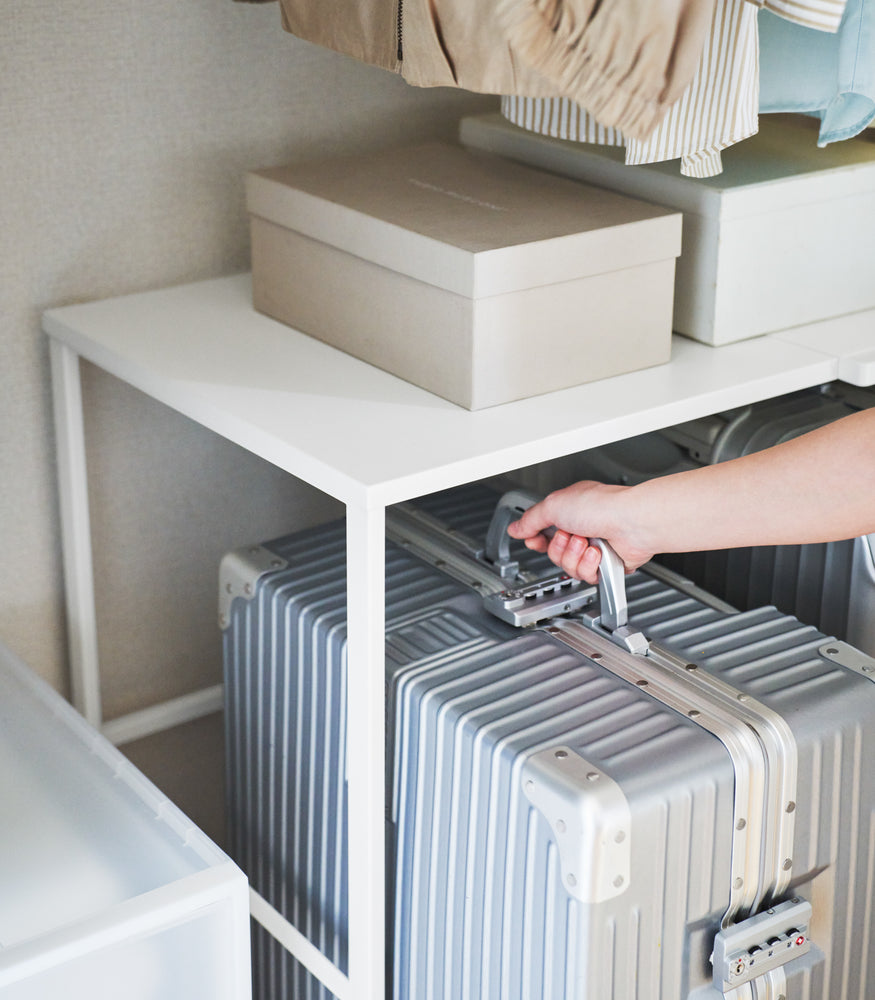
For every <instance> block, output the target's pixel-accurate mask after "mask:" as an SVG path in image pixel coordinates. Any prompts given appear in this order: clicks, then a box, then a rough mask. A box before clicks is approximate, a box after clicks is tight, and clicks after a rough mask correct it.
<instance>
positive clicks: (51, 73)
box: [0, 0, 493, 715]
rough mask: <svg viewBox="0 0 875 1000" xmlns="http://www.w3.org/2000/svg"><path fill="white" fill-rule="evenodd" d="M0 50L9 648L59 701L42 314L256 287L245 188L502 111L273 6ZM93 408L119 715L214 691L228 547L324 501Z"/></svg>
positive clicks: (109, 671)
mask: <svg viewBox="0 0 875 1000" xmlns="http://www.w3.org/2000/svg"><path fill="white" fill-rule="evenodd" d="M0 51H2V52H3V58H2V59H0V94H2V100H0V134H2V136H3V140H2V143H0V191H2V192H3V197H2V201H0V553H2V568H3V572H2V573H0V636H3V637H4V639H5V640H6V641H7V642H8V643H9V644H10V645H11V646H13V648H15V649H16V650H17V651H18V652H19V653H21V654H22V655H23V656H24V657H25V658H26V659H27V660H28V661H29V662H30V663H31V664H32V665H33V666H34V667H35V668H36V669H37V670H38V671H39V672H40V673H41V674H42V675H43V676H45V677H47V678H49V679H50V680H51V681H52V682H53V683H54V684H56V685H57V686H59V687H61V688H64V689H66V685H67V673H66V671H67V667H66V658H65V655H64V635H63V631H64V621H63V611H62V594H61V565H60V555H59V538H58V514H57V502H56V499H55V478H54V443H53V435H52V431H51V407H50V398H49V382H48V378H49V374H48V354H47V347H46V343H45V338H44V336H43V334H42V333H41V330H40V326H39V316H40V312H41V311H42V310H43V309H44V308H46V307H50V306H56V305H61V304H66V303H70V302H74V301H82V300H88V299H94V298H101V297H105V296H110V295H117V294H124V293H126V292H131V291H138V290H141V289H146V288H153V287H158V286H161V285H165V284H173V283H179V282H184V281H189V280H196V279H199V278H206V277H212V276H215V275H220V274H227V273H231V272H234V271H239V270H242V269H245V268H247V267H248V253H249V250H248V227H247V220H246V216H245V210H244V203H243V185H242V177H243V174H244V172H245V171H246V170H248V169H250V168H252V167H258V166H264V165H269V164H276V163H282V162H287V161H291V160H294V159H297V158H304V157H307V156H315V155H325V154H329V153H335V152H346V151H351V150H356V149H364V148H370V147H374V146H378V145H384V144H386V143H394V142H402V141H407V140H418V139H420V138H423V137H429V136H445V137H449V136H452V135H453V134H454V133H455V129H456V122H457V120H458V118H459V117H461V116H462V115H463V114H465V113H468V112H470V111H471V110H475V109H478V108H484V107H492V106H493V104H492V101H491V99H483V98H475V97H473V96H471V95H466V94H463V93H460V92H454V91H445V90H442V91H420V90H415V89H413V88H410V87H408V86H407V85H406V84H404V83H403V82H402V81H401V80H400V79H398V78H396V77H394V76H393V75H391V74H389V73H384V72H382V71H380V70H375V69H372V68H370V67H366V66H362V65H360V64H358V63H355V62H353V61H352V60H349V59H346V58H344V57H341V56H338V55H335V54H333V53H329V52H326V51H323V50H320V49H318V48H316V47H315V46H312V45H309V44H307V43H304V42H301V41H299V40H297V39H294V38H292V37H291V36H289V35H287V34H286V33H284V32H283V31H282V30H281V28H280V23H279V10H278V7H277V6H276V5H275V4H265V5H260V4H259V5H249V4H238V3H234V2H232V0H187V2H186V3H184V4H180V3H177V2H175V0H154V2H150V3H142V2H133V0H113V2H112V3H110V2H109V0H89V3H87V4H82V3H78V2H76V3H74V2H72V0H52V2H48V0H34V2H32V3H29V4H15V5H13V4H6V5H4V7H3V10H2V12H0ZM184 335H185V333H184V331H180V336H184ZM85 398H86V407H87V409H86V416H87V428H88V434H89V441H88V448H89V461H90V463H91V467H92V470H93V472H94V478H93V481H92V494H93V497H92V499H93V503H94V507H95V520H96V522H97V524H96V531H95V563H96V567H97V571H98V580H99V589H98V597H99V617H100V625H101V628H102V636H101V654H102V655H103V660H104V668H105V683H104V696H105V698H106V709H107V714H108V715H113V714H117V713H119V712H126V711H129V710H131V709H135V708H138V707H143V706H145V705H147V704H151V703H152V702H153V701H154V700H155V698H156V697H161V696H164V695H166V694H173V693H181V692H183V691H187V690H191V689H193V688H195V687H198V686H200V684H201V683H203V682H213V681H214V680H215V679H216V677H217V670H218V663H217V653H216V651H217V648H218V645H217V644H218V636H217V634H216V632H215V629H214V617H215V615H214V610H213V606H214V600H215V598H214V590H215V583H214V568H215V566H214V564H215V561H216V557H217V555H218V553H219V551H220V549H221V548H222V547H223V546H224V545H226V544H228V543H231V542H235V541H236V540H238V539H239V540H241V541H245V540H249V539H250V538H256V539H257V538H261V537H266V536H268V535H270V534H271V533H273V532H274V531H275V530H276V529H277V528H278V527H279V526H280V525H286V524H288V525H289V526H294V523H295V520H296V517H297V512H298V511H300V510H302V509H303V510H304V511H305V512H306V516H307V517H311V516H313V497H312V494H311V493H310V492H309V491H308V490H305V489H303V488H302V487H301V486H300V484H296V483H295V482H294V481H291V480H289V479H287V477H284V476H281V475H280V474H279V473H278V472H277V471H276V470H274V469H272V468H270V467H268V466H266V465H265V464H264V463H261V462H257V461H255V460H253V459H251V458H249V457H248V456H245V455H243V454H242V453H241V452H240V451H239V450H238V449H236V448H234V447H233V446H231V445H228V444H227V443H226V442H223V441H220V440H218V439H216V438H214V437H213V436H212V435H210V434H209V433H208V432H206V431H204V430H203V429H201V428H198V427H196V426H193V425H190V424H188V423H187V422H186V421H184V420H183V419H182V418H180V417H178V416H176V415H174V414H171V413H169V412H167V411H165V410H163V408H162V407H160V406H159V405H158V404H155V403H153V402H152V401H150V400H147V399H145V398H143V397H140V396H139V395H138V394H137V393H135V392H134V391H133V390H130V389H128V388H127V387H124V386H121V385H119V384H117V383H115V382H114V380H112V379H110V378H109V377H108V376H105V375H103V374H101V373H98V372H96V371H94V370H88V371H87V372H86V379H85ZM302 505H303V507H302ZM317 506H318V504H317ZM155 618H159V619H163V620H160V621H155V620H154V619H155Z"/></svg>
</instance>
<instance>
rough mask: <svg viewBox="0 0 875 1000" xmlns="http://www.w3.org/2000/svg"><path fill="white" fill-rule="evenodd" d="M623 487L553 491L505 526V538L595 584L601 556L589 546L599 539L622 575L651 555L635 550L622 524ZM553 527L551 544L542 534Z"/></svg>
mask: <svg viewBox="0 0 875 1000" xmlns="http://www.w3.org/2000/svg"><path fill="white" fill-rule="evenodd" d="M627 489H628V487H625V486H608V485H606V484H604V483H594V482H590V481H583V482H580V483H575V484H574V485H573V486H568V487H566V488H565V489H562V490H557V491H556V492H554V493H551V494H550V495H549V496H547V497H545V498H544V500H542V501H541V502H540V503H537V504H535V505H534V506H533V507H530V508H529V509H528V510H527V511H526V512H525V513H524V514H523V515H522V517H521V518H520V519H519V520H518V521H514V522H513V523H512V524H511V525H509V527H508V529H507V531H508V534H509V535H510V536H511V538H517V539H522V540H523V541H524V542H525V544H526V546H527V547H528V548H530V549H532V550H533V551H535V552H546V554H547V556H548V557H549V558H550V559H551V560H552V561H553V562H554V563H555V564H556V565H557V566H559V567H560V569H562V570H563V571H564V572H565V573H567V574H568V575H569V576H571V577H574V578H575V579H578V580H585V581H586V582H587V583H593V584H594V583H597V582H598V567H599V563H600V561H601V552H600V550H599V549H598V548H596V547H595V546H594V545H590V544H589V540H590V538H603V539H604V540H605V541H606V542H608V544H609V545H610V546H611V548H613V549H614V551H615V552H616V553H617V555H618V556H619V557H620V558H621V559H622V561H623V565H624V566H625V568H626V572H627V573H631V572H632V571H633V570H635V569H637V568H638V567H639V566H642V565H643V564H644V563H646V562H647V561H648V560H649V559H650V558H651V557H652V556H653V555H654V553H653V552H650V551H647V550H646V549H644V548H642V547H641V545H640V544H637V543H636V542H635V540H634V539H633V537H632V534H633V532H632V530H630V527H629V526H627V525H626V524H625V523H624V515H623V497H624V496H625V494H626V491H627ZM551 527H555V528H556V532H555V533H554V534H553V536H552V537H551V538H547V536H546V535H544V534H542V532H544V531H545V530H546V529H548V528H551Z"/></svg>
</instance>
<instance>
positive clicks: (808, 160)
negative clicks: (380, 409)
mask: <svg viewBox="0 0 875 1000" xmlns="http://www.w3.org/2000/svg"><path fill="white" fill-rule="evenodd" d="M817 127H818V123H816V122H814V121H811V120H809V121H800V120H799V119H798V118H793V117H789V116H776V115H762V116H760V130H759V133H758V134H757V135H755V136H753V137H752V138H750V139H747V140H745V141H744V142H742V143H739V144H738V145H737V146H733V147H731V148H730V149H728V150H726V151H724V153H723V173H722V174H720V175H718V176H717V177H709V178H707V179H698V178H691V177H682V176H681V175H680V173H679V165H678V161H676V160H675V161H672V162H668V163H655V164H650V165H647V166H633V167H627V166H626V165H625V164H624V163H623V150H621V149H606V148H601V147H598V146H591V145H586V144H583V143H576V142H567V141H564V140H561V139H550V138H546V137H544V136H540V135H536V134H534V133H532V132H527V131H525V130H524V129H521V128H518V127H516V126H514V125H511V124H510V123H509V122H507V121H506V120H505V119H504V118H502V117H501V116H500V115H488V116H483V117H479V118H468V119H465V121H464V122H463V123H462V141H463V142H464V143H466V144H469V145H470V146H473V147H476V148H479V149H482V150H489V151H492V152H495V153H499V154H501V155H504V156H508V157H510V158H511V159H513V160H516V161H521V162H525V163H528V164H530V165H533V166H537V167H539V168H541V169H546V170H554V171H555V172H556V173H558V174H562V175H564V176H566V177H573V178H576V179H578V180H583V181H586V182H587V183H590V184H603V185H604V186H605V187H609V188H612V189H613V190H616V191H621V192H623V193H624V194H628V195H630V196H632V197H636V198H644V199H646V200H648V201H652V202H654V203H656V204H661V205H665V206H666V207H669V208H674V209H677V210H680V211H682V212H683V214H684V236H683V254H682V255H681V258H680V260H679V261H678V265H677V279H676V285H675V308H674V329H675V330H676V331H677V332H678V333H683V334H685V335H686V336H688V337H692V338H694V339H696V340H701V341H704V342H705V343H710V344H726V343H729V342H731V341H736V340H744V339H746V338H748V337H755V336H758V335H759V334H763V333H771V332H774V331H776V330H784V329H787V328H788V327H793V326H799V325H801V324H805V323H812V322H816V321H818V320H822V319H828V318H829V317H832V316H840V315H843V314H845V313H852V312H857V311H859V310H862V309H871V308H873V307H875V225H873V224H872V220H873V219H875V143H873V142H872V141H871V140H866V139H850V140H848V141H847V142H837V143H833V144H831V145H829V146H827V147H826V148H825V149H819V148H818V147H817Z"/></svg>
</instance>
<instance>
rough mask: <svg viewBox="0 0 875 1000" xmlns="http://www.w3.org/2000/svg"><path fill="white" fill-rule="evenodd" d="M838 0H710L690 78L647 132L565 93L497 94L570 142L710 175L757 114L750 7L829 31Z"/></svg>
mask: <svg viewBox="0 0 875 1000" xmlns="http://www.w3.org/2000/svg"><path fill="white" fill-rule="evenodd" d="M845 2H846V0H763V2H762V3H760V2H759V0H753V2H751V0H717V3H716V6H715V10H714V16H713V18H712V22H711V28H710V32H709V34H708V37H707V39H706V42H705V47H704V50H703V52H702V58H701V60H700V62H699V67H698V70H697V72H696V75H695V77H694V78H693V81H692V82H691V84H690V85H689V87H688V88H687V89H686V91H685V92H684V94H683V96H682V97H681V98H680V100H678V101H676V102H675V103H674V104H673V105H672V106H671V108H669V110H668V113H667V114H666V116H665V117H664V118H663V120H662V121H661V123H660V124H659V125H658V126H657V127H656V129H655V131H654V132H653V133H652V134H651V135H650V137H649V138H647V139H644V140H640V139H632V138H628V137H625V136H624V135H623V134H622V132H620V131H619V130H617V129H615V128H606V127H605V126H603V125H601V124H600V123H599V122H598V121H596V119H595V118H594V117H593V116H592V115H591V114H590V113H589V112H588V111H586V109H585V108H583V107H582V106H581V105H579V104H576V103H574V102H573V101H571V100H569V99H568V98H562V97H555V98H554V97H550V98H530V97H504V98H502V106H501V110H502V114H503V115H504V116H505V118H507V119H508V120H509V121H511V122H513V124H515V125H518V126H521V127H522V128H525V129H528V130H529V131H534V132H538V133H540V134H541V135H549V136H552V137H553V138H558V139H569V140H572V141H574V142H590V143H597V144H599V145H602V146H625V149H626V163H627V164H630V165H639V164H643V163H653V162H656V161H658V160H674V159H680V161H681V165H680V172H681V173H682V174H683V175H684V176H687V177H712V176H714V175H716V174H719V173H720V171H721V169H722V165H721V160H720V151H721V150H723V149H726V147H727V146H731V145H733V144H734V143H737V142H741V141H742V139H746V138H748V137H749V136H751V135H754V134H755V133H756V131H757V128H758V114H759V51H758V40H757V11H758V9H759V7H760V6H764V7H766V8H768V9H769V10H772V11H773V12H775V13H777V14H780V15H781V16H782V17H786V18H787V19H788V20H793V21H796V22H798V23H804V24H805V25H807V26H809V27H817V28H818V30H823V31H836V30H837V29H838V26H839V22H840V21H841V17H842V13H843V11H844V6H845Z"/></svg>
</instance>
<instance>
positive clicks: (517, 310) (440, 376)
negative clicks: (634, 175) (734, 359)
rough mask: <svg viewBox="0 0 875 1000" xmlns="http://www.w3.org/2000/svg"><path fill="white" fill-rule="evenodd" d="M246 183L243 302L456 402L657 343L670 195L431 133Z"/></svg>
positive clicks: (646, 358) (642, 354)
mask: <svg viewBox="0 0 875 1000" xmlns="http://www.w3.org/2000/svg"><path fill="white" fill-rule="evenodd" d="M246 193H247V206H248V209H249V212H250V214H251V219H252V272H253V295H254V304H255V307H256V308H257V309H258V310H259V311H261V312H264V313H266V314H268V315H269V316H273V317H275V318H277V319H280V320H282V321H283V322H285V323H288V324H289V325H290V326H293V327H295V328H297V329H299V330H302V331H304V332H305V333H308V334H311V335H312V336H314V337H317V338H319V339H321V340H324V341H326V342H327V343H330V344H332V345H334V346H335V347H338V348H341V349H342V350H344V351H347V352H348V353H350V354H353V355H355V356H356V357H358V358H361V359H363V360H364V361H368V362H370V363H371V364H374V365H377V366H379V367H380V368H383V369H385V370H386V371H389V372H392V373H393V374H395V375H399V376H400V377H402V378H404V379H407V380H408V381H410V382H413V383H415V384H416V385H419V386H422V387H423V388H425V389H428V390H430V391H432V392H434V393H437V394H438V395H440V396H443V397H444V398H446V399H449V400H451V401H453V402H455V403H458V404H459V405H461V406H465V407H467V408H469V409H479V408H481V407H487V406H492V405H495V404H497V403H504V402H508V401H510V400H514V399H520V398H522V397H526V396H532V395H537V394H540V393H544V392H550V391H553V390H555V389H560V388H565V387H567V386H571V385H577V384H579V383H582V382H588V381H593V380H595V379H600V378H604V377H606V376H609V375H616V374H619V373H621V372H627V371H630V370H633V369H637V368H645V367H648V366H650V365H656V364H661V363H664V362H666V361H667V360H668V359H669V354H670V349H671V313H672V295H673V292H672V289H673V284H674V264H675V258H676V256H677V255H678V253H679V252H680V235H681V216H680V215H679V214H678V213H676V212H672V211H669V210H666V209H663V208H660V207H656V206H653V205H649V204H644V203H642V202H639V201H636V200H633V199H631V198H628V197H625V196H623V195H618V194H616V193H613V192H608V191H605V190H602V189H599V188H594V187H590V186H587V185H583V184H580V183H578V182H575V181H569V180H567V179H564V178H559V177H554V176H552V175H549V174H546V173H544V172H542V171H538V170H534V169H532V168H530V167H524V166H521V165H519V164H515V163H512V162H510V161H508V160H506V159H504V158H503V157H496V156H492V155H489V154H484V153H478V152H473V151H469V150H465V149H463V148H462V147H460V146H454V145H444V144H437V143H433V144H428V145H423V146H417V147H413V148H403V149H393V150H387V151H382V152H379V153H376V154H372V155H369V156H361V157H356V158H352V159H343V160H331V161H327V162H326V161H323V162H308V163H304V164H300V165H297V166H290V167H279V168H273V169H268V170H259V171H256V172H253V173H251V174H249V175H248V176H247V179H246Z"/></svg>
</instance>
